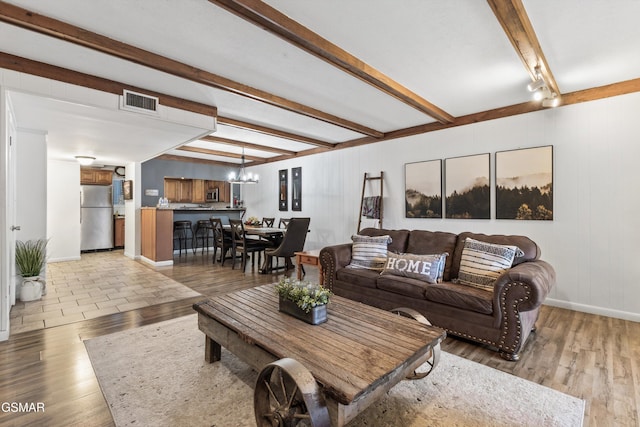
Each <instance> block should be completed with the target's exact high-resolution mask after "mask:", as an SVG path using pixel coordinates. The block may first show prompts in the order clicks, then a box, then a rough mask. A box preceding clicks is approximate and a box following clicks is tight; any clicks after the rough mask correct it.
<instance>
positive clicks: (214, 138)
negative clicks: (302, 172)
mask: <svg viewBox="0 0 640 427" xmlns="http://www.w3.org/2000/svg"><path fill="white" fill-rule="evenodd" d="M200 141H207V142H217V143H220V144H227V145H233V146H236V147H245V148H251V149H253V150H260V151H267V152H269V153H277V154H284V155H287V156H293V155H294V154H296V152H295V151H291V150H285V149H284V148H276V147H270V146H268V145H260V144H253V143H251V142H245V141H239V140H236V139H229V138H221V137H219V136H213V135H208V136H205V137H202V138H200Z"/></svg>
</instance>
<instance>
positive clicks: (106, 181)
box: [80, 168, 113, 185]
mask: <svg viewBox="0 0 640 427" xmlns="http://www.w3.org/2000/svg"><path fill="white" fill-rule="evenodd" d="M112 181H113V172H112V171H110V170H104V169H90V168H80V184H82V185H111V183H112Z"/></svg>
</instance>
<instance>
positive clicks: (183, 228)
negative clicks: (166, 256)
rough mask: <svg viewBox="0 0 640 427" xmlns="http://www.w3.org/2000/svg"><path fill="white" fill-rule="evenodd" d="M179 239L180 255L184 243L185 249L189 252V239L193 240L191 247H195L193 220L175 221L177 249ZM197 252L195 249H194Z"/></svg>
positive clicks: (174, 229)
mask: <svg viewBox="0 0 640 427" xmlns="http://www.w3.org/2000/svg"><path fill="white" fill-rule="evenodd" d="M176 240H178V248H179V250H180V256H182V245H183V244H184V251H185V253H186V252H187V241H188V240H191V247H193V228H191V221H188V220H182V221H173V241H174V249H175V241H176ZM194 252H195V249H194Z"/></svg>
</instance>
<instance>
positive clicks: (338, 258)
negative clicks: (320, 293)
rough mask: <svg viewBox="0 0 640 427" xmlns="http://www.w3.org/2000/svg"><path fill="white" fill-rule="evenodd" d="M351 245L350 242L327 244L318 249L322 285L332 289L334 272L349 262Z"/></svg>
mask: <svg viewBox="0 0 640 427" xmlns="http://www.w3.org/2000/svg"><path fill="white" fill-rule="evenodd" d="M351 246H352V243H344V244H342V245H334V246H327V247H325V248H322V250H321V251H320V265H321V266H322V270H323V271H324V284H323V286H324V287H326V288H329V289H333V284H334V282H335V278H336V272H337V271H338V270H339V269H341V268H344V267H346V266H347V265H349V263H350V262H351Z"/></svg>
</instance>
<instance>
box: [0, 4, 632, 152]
mask: <svg viewBox="0 0 640 427" xmlns="http://www.w3.org/2000/svg"><path fill="white" fill-rule="evenodd" d="M6 3H12V4H15V5H18V6H20V7H23V8H25V9H29V10H32V11H35V12H37V13H40V14H42V15H45V16H48V17H51V18H56V19H58V20H61V21H64V22H66V23H69V24H72V25H75V26H78V27H81V28H84V29H87V30H90V31H92V32H95V33H98V34H101V35H104V36H108V37H110V38H113V39H116V40H118V41H121V42H124V43H127V44H130V45H133V46H136V47H138V48H142V49H145V50H148V51H151V52H153V53H156V54H160V55H162V56H165V57H168V58H171V59H173V60H177V61H180V62H182V63H184V64H188V65H190V66H194V67H197V68H200V69H203V70H206V71H208V72H212V73H215V74H218V75H220V76H223V77H226V78H228V79H231V80H234V81H236V82H239V83H242V84H245V85H248V86H251V87H253V88H257V89H260V90H263V91H266V92H269V93H272V94H275V95H278V96H280V97H284V98H287V99H289V100H292V101H296V102H298V103H301V104H304V105H306V106H309V107H312V108H315V109H318V110H321V111H323V112H327V113H330V114H332V115H335V116H338V117H341V118H343V119H347V120H350V121H353V122H356V123H358V124H361V125H364V126H367V127H370V128H373V129H375V130H378V131H382V132H390V131H394V130H398V129H403V128H407V127H412V126H417V125H422V124H426V123H431V122H433V121H434V119H432V118H431V117H429V116H427V115H425V114H424V113H421V112H419V111H417V110H415V109H414V108H412V107H410V106H407V105H406V104H403V103H401V102H400V101H398V100H396V99H394V98H392V97H390V96H388V95H385V94H383V93H382V92H380V91H378V90H377V89H375V88H373V87H371V86H369V85H368V84H366V83H364V82H362V81H360V80H358V79H356V78H354V77H352V76H350V75H347V74H346V73H344V72H343V71H340V70H338V69H337V68H335V67H333V66H331V65H329V64H327V63H326V62H323V61H322V60H320V59H318V58H316V57H315V56H312V55H310V54H308V53H306V52H303V51H302V50H300V49H298V48H297V47H295V46H293V45H291V44H289V43H287V42H286V41H284V40H282V39H280V38H278V37H276V36H275V35H272V34H271V33H269V32H267V31H265V30H263V29H261V28H259V27H257V26H255V25H253V24H251V23H248V22H246V21H244V20H242V19H241V18H239V17H237V16H235V15H233V14H231V13H229V12H228V11H226V10H224V9H221V8H220V7H218V6H216V5H214V4H212V3H211V2H209V1H206V0H181V1H170V0H164V1H159V0H136V1H135V2H132V1H128V0H110V1H108V2H105V1H98V0H58V1H55V2H43V1H40V0H23V1H8V2H6ZM266 3H268V4H269V5H271V6H272V7H274V8H276V9H278V10H280V11H281V12H283V13H285V14H286V15H288V16H289V17H291V18H292V19H294V20H296V21H298V22H299V23H301V24H302V25H304V26H306V27H307V28H309V29H311V30H312V31H314V32H316V33H318V34H320V35H321V36H322V37H324V38H325V39H327V40H329V41H330V42H332V43H334V44H336V45H338V46H340V47H341V48H343V49H345V50H346V51H348V52H349V53H351V54H352V55H354V56H356V57H357V58H359V59H361V60H363V61H364V62H365V63H367V64H369V65H370V66H372V67H374V68H376V69H377V70H379V71H381V72H382V73H385V74H386V75H388V76H389V77H391V78H392V79H394V80H395V81H397V82H399V83H400V84H402V85H404V86H406V87H407V88H409V89H410V90H412V91H413V92H415V93H417V94H418V95H420V96H422V97H423V98H425V99H427V100H429V101H430V102H431V103H433V104H435V105H436V106H438V107H440V108H442V109H443V110H445V111H446V112H448V113H449V114H451V115H453V116H455V117H459V116H463V115H468V114H473V113H477V112H481V111H486V110H491V109H495V108H499V107H505V106H509V105H514V104H519V103H523V102H526V101H528V100H529V99H530V94H529V93H528V92H527V91H526V89H525V86H526V84H527V83H528V82H530V76H529V74H528V71H527V69H526V68H525V67H524V65H523V63H522V61H521V60H520V58H519V56H518V55H517V54H516V52H515V50H514V48H513V46H512V45H511V43H510V42H509V40H508V38H507V36H506V35H505V33H504V31H503V29H502V27H501V26H500V24H499V23H498V21H497V19H496V17H495V16H494V14H493V12H492V11H491V8H490V6H489V5H488V3H486V2H483V1H478V0H452V1H446V2H444V1H440V2H435V1H424V0H404V1H402V2H401V3H398V2H397V1H392V0H384V1H383V0H350V1H344V0H323V1H299V0H268V1H266ZM523 3H524V7H525V9H526V12H527V14H528V16H529V18H530V20H531V23H532V25H533V28H534V30H535V32H536V35H537V37H538V40H539V42H540V45H541V48H542V50H543V51H544V54H545V55H546V59H547V62H548V64H549V66H550V68H551V71H552V73H553V75H554V77H555V79H556V81H557V83H558V86H559V87H560V90H561V92H562V93H569V92H573V91H577V90H583V89H588V88H591V87H597V86H602V85H606V84H611V83H617V82H621V81H624V80H629V79H636V78H638V77H640V55H638V53H637V52H638V47H640V31H638V29H637V28H638V27H637V17H638V16H640V1H638V0H608V1H607V0H563V1H561V2H559V1H556V0H523ZM2 4H3V3H0V9H1V7H2ZM0 51H1V52H4V53H9V54H12V55H17V56H21V57H24V58H28V59H32V60H37V61H41V62H45V63H48V64H52V65H56V66H60V67H64V68H68V69H72V70H75V71H80V72H83V73H87V74H91V75H95V76H99V77H103V78H107V79H111V80H115V81H119V82H122V83H125V84H129V85H133V86H137V87H140V88H144V89H147V90H150V91H156V92H160V93H164V94H168V95H173V96H177V97H181V98H184V99H188V100H193V101H197V102H200V103H204V104H208V105H213V106H216V107H217V108H218V114H219V115H220V116H223V117H228V118H232V119H238V120H242V121H245V122H250V123H254V124H258V125H262V126H267V127H270V128H274V129H278V130H282V131H287V132H290V133H295V134H298V135H303V136H307V137H312V138H315V139H319V140H322V141H327V142H332V143H342V142H346V141H350V140H354V139H358V138H361V137H362V136H363V135H362V134H360V133H357V132H354V131H352V130H346V129H343V128H340V127H337V126H335V125H331V124H328V123H325V122H322V121H319V120H316V119H312V118H309V117H305V116H302V115H299V114H296V113H293V112H290V111H286V110H283V109H280V108H277V107H274V106H271V105H268V104H265V103H262V102H258V101H255V100H251V99H248V98H246V97H243V96H240V95H236V94H232V93H230V92H227V91H224V90H221V89H216V88H212V87H210V86H205V85H202V84H199V83H195V82H192V81H188V80H185V79H182V78H178V77H175V76H172V75H169V74H166V73H163V72H160V71H157V70H154V69H151V68H148V67H144V66H141V65H137V64H134V63H132V62H127V61H125V60H122V59H118V58H116V57H112V56H109V55H106V54H103V53H99V52H97V51H94V50H90V49H88V48H84V47H80V46H77V45H75V44H72V43H68V42H65V41H62V40H59V39H56V38H53V37H49V36H45V35H42V34H39V33H36V32H33V31H29V30H26V29H22V28H18V27H16V26H13V25H10V24H6V23H0ZM90 92H91V91H90V90H87V93H88V94H89V93H90ZM87 96H89V95H87ZM12 101H13V103H14V107H15V110H16V117H17V121H18V125H19V126H20V127H23V128H29V129H39V130H43V131H46V132H47V133H48V141H49V147H50V148H49V155H50V156H54V157H57V158H72V157H73V156H74V155H76V154H88V153H91V154H92V155H95V156H96V157H97V158H98V162H99V163H103V164H123V163H126V162H128V161H141V160H145V159H148V158H151V157H154V156H157V155H159V154H162V153H169V154H174V155H179V156H188V157H199V158H202V159H209V160H218V161H225V162H236V163H237V162H238V161H239V160H238V159H233V158H227V157H224V156H213V155H208V154H197V153H192V152H187V151H183V150H174V148H175V147H178V146H180V145H182V144H185V143H187V142H189V141H191V140H192V139H193V138H194V137H196V136H197V135H199V134H200V133H202V131H203V130H202V129H201V128H197V127H193V126H187V125H183V124H177V123H171V122H167V121H161V120H157V119H152V118H149V117H145V116H137V115H133V114H131V113H126V112H118V111H115V110H109V109H101V108H96V107H88V106H84V105H78V104H73V103H69V102H64V101H62V100H56V99H50V98H46V97H42V96H36V95H34V94H25V93H12ZM88 104H89V102H88ZM215 136H216V137H222V138H227V139H235V140H239V141H246V142H250V143H253V144H260V145H267V146H270V147H278V148H283V149H287V150H292V151H296V152H300V151H304V150H308V149H311V148H314V146H313V145H309V144H306V143H301V142H296V141H292V140H290V139H284V138H280V137H273V136H268V135H265V134H262V133H257V132H251V131H247V130H242V129H238V128H235V127H231V126H225V125H219V126H218V130H217V132H216V133H215ZM190 145H191V146H195V147H201V148H206V149H209V150H218V151H226V152H230V153H236V154H237V153H240V151H241V148H240V147H237V146H233V145H228V144H219V143H211V142H193V143H191V144H190ZM246 154H247V155H248V156H249V155H255V156H260V157H264V158H269V157H274V156H279V154H277V153H273V152H268V151H261V150H257V149H246Z"/></svg>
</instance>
